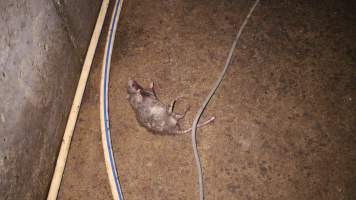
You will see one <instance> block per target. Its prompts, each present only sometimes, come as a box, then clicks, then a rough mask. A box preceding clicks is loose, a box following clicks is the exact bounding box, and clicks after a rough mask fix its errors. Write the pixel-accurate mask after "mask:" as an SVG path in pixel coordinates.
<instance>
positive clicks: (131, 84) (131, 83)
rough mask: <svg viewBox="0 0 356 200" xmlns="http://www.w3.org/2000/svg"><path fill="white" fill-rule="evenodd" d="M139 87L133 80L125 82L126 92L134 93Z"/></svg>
mask: <svg viewBox="0 0 356 200" xmlns="http://www.w3.org/2000/svg"><path fill="white" fill-rule="evenodd" d="M138 89H139V85H138V84H137V82H136V81H134V80H129V81H128V83H127V92H128V93H129V94H132V93H136V92H137V90H138Z"/></svg>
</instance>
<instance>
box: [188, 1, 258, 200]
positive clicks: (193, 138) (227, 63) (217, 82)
mask: <svg viewBox="0 0 356 200" xmlns="http://www.w3.org/2000/svg"><path fill="white" fill-rule="evenodd" d="M258 2H259V0H256V1H255V3H254V4H253V6H252V7H251V9H250V12H249V13H248V14H247V16H246V18H245V20H244V21H243V23H242V25H241V26H240V29H239V31H238V33H237V35H236V37H235V40H234V42H233V43H232V46H231V49H230V52H229V55H228V57H227V60H226V63H225V66H224V69H223V70H222V72H221V74H220V75H219V78H218V80H217V81H216V82H215V84H214V85H213V87H212V89H211V91H210V93H209V94H208V96H207V97H206V98H205V100H204V102H203V104H202V105H201V107H200V108H199V110H198V112H197V114H196V115H195V119H194V121H193V126H192V145H193V152H194V158H195V162H196V166H197V172H198V180H199V199H200V200H204V185H203V173H202V171H203V170H202V168H201V163H200V158H199V154H198V148H197V141H196V131H197V125H198V122H199V119H200V117H201V115H202V114H203V112H204V110H205V108H206V106H207V105H208V103H209V101H210V99H211V97H212V96H213V95H214V93H215V91H216V90H217V88H218V87H219V85H220V83H221V81H222V79H223V78H224V76H225V73H226V70H227V69H228V67H229V66H230V63H231V58H232V54H233V52H234V49H235V47H236V44H237V41H238V40H239V38H240V35H241V33H242V31H243V29H244V28H245V26H246V24H247V21H248V19H249V18H250V16H251V14H252V12H253V11H254V10H255V8H256V6H257V4H258Z"/></svg>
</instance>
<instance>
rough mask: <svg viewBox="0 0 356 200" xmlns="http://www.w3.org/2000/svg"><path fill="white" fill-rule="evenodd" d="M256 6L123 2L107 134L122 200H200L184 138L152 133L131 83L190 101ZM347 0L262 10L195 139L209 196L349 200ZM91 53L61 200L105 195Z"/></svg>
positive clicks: (354, 185) (351, 50)
mask: <svg viewBox="0 0 356 200" xmlns="http://www.w3.org/2000/svg"><path fill="white" fill-rule="evenodd" d="M251 5H252V1H229V0H223V1H203V0H197V1H188V0H176V1H172V0H168V1H166V0H161V1H148V0H130V1H127V2H126V5H125V10H124V14H123V16H122V18H121V21H120V25H119V30H118V33H117V36H116V37H117V40H116V43H115V47H114V52H113V60H112V67H111V77H110V91H109V93H110V100H109V109H110V125H111V134H112V138H111V139H112V144H113V151H114V154H115V158H116V163H117V168H118V173H119V177H120V181H121V184H122V188H123V191H124V195H125V199H129V200H142V199H157V200H158V199H165V200H186V199H198V192H197V179H196V169H195V165H194V160H193V154H192V149H191V141H190V135H189V134H187V135H184V136H176V137H168V136H159V135H152V134H151V133H149V132H148V131H147V130H146V129H144V128H142V127H140V126H139V125H138V123H137V122H136V120H135V116H134V113H133V111H132V110H131V108H130V107H129V104H128V102H127V100H126V99H125V96H126V89H125V87H126V84H127V81H128V79H129V77H132V78H135V79H136V80H138V81H140V82H142V83H144V84H146V85H147V84H148V83H149V81H151V80H154V81H155V83H156V90H157V92H158V95H159V97H160V98H161V99H162V100H163V101H164V102H166V103H168V102H169V101H170V100H172V99H173V98H175V97H177V96H179V95H184V96H186V97H187V98H186V99H184V100H183V101H182V102H180V103H178V106H177V109H178V110H183V109H184V107H185V106H186V105H188V104H189V105H191V108H192V109H191V112H190V113H189V114H188V116H187V117H186V120H185V123H184V127H188V126H190V123H191V121H192V119H193V117H194V114H195V113H194V112H195V111H196V110H197V109H198V106H199V105H200V104H201V102H202V100H203V99H204V98H205V96H206V95H207V93H208V91H209V89H210V87H211V85H212V84H213V82H214V81H215V80H216V78H217V76H218V74H219V73H220V71H221V69H222V67H223V65H224V62H225V59H226V57H227V53H228V50H229V48H230V45H231V43H232V40H233V38H234V36H235V34H236V31H237V28H238V27H239V25H240V24H241V22H242V20H243V19H244V17H245V15H246V14H247V12H248V10H249V7H250V6H251ZM355 8H356V6H355V3H353V2H351V3H347V1H343V2H341V1H336V0H335V1H313V2H307V1H293V2H292V1H262V2H261V3H260V4H259V5H258V6H257V9H256V10H255V13H254V14H253V16H252V18H251V20H250V21H249V23H248V25H247V27H246V29H245V31H244V33H243V35H242V37H241V40H240V43H239V45H238V48H237V49H236V53H235V55H236V56H235V59H234V62H233V63H232V65H231V68H230V69H229V71H228V73H227V75H226V77H225V79H224V81H223V83H222V85H221V87H220V88H219V90H218V92H217V94H216V95H215V96H214V98H213V99H212V101H211V103H210V104H209V106H208V108H207V110H206V112H205V115H204V116H203V118H207V117H209V116H215V117H216V119H217V120H216V121H215V123H214V124H213V125H210V126H207V127H205V128H202V129H200V130H199V131H198V142H199V152H200V155H201V157H202V165H203V167H204V181H205V182H204V183H205V191H206V200H213V199H225V200H229V199H231V200H236V199H295V200H299V199H313V200H314V199H320V200H324V199H350V200H351V199H356V192H355V191H356V177H355V176H356V173H355V172H356V167H355V166H356V162H355V157H356V150H355V143H356V142H355V141H356V139H355V135H354V134H355V130H356V119H355V117H356V115H355V114H356V110H355V109H356V104H355V100H356V94H355V86H356V74H355V73H356V72H355V67H356V66H355V65H356V55H355V54H356V53H355V52H356V46H355V42H356V38H355V32H356V20H355V14H354V13H353V11H354V10H355ZM103 46H104V40H103V39H102V41H101V44H100V51H99V52H100V53H99V54H100V55H98V56H97V58H96V61H95V64H94V66H93V70H92V73H91V77H90V80H89V84H88V87H87V90H86V93H85V99H84V102H83V105H82V108H81V113H80V116H79V121H78V124H77V127H76V131H75V135H74V138H73V143H72V146H71V150H70V154H69V160H68V163H67V166H66V170H65V174H64V179H63V185H62V188H61V191H60V196H59V199H62V200H67V199H73V200H74V199H93V200H94V199H95V200H100V199H111V194H110V190H109V184H108V180H107V175H106V172H105V166H104V159H103V152H102V146H101V138H100V128H99V85H100V64H101V59H102V52H103V51H102V49H103Z"/></svg>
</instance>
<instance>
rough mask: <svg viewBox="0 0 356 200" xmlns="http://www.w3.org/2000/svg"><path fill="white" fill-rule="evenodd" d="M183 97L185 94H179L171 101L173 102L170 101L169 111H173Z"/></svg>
mask: <svg viewBox="0 0 356 200" xmlns="http://www.w3.org/2000/svg"><path fill="white" fill-rule="evenodd" d="M181 98H183V96H179V97H177V98H175V99H174V100H173V101H171V103H170V104H169V106H168V112H169V113H173V109H174V105H175V104H176V102H177V101H178V100H179V99H181Z"/></svg>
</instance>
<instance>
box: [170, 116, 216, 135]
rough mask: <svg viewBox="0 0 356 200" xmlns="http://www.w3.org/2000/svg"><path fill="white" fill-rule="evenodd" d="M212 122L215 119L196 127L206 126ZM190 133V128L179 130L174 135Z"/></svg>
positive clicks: (212, 118) (213, 118)
mask: <svg viewBox="0 0 356 200" xmlns="http://www.w3.org/2000/svg"><path fill="white" fill-rule="evenodd" d="M214 120H215V117H211V118H210V119H208V120H206V121H205V122H203V123H200V124H198V125H197V127H198V128H200V127H203V126H206V125H208V124H210V123H211V122H213V121H214ZM190 131H192V128H188V129H185V130H179V131H177V132H176V134H184V133H189V132H190Z"/></svg>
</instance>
